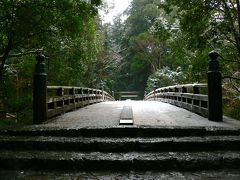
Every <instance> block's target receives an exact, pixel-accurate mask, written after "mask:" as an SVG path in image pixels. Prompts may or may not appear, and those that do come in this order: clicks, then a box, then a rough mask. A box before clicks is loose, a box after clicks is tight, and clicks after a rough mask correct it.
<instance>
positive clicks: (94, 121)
mask: <svg viewBox="0 0 240 180" xmlns="http://www.w3.org/2000/svg"><path fill="white" fill-rule="evenodd" d="M124 106H131V107H132V112H133V122H134V123H133V127H139V126H152V127H158V126H163V127H164V126H165V127H166V126H173V127H174V126H177V127H227V128H234V127H236V128H240V121H236V120H232V119H229V118H226V117H224V121H223V122H212V121H209V120H208V119H206V118H204V117H201V116H199V115H197V114H194V113H191V112H189V111H187V110H185V109H182V108H178V107H176V106H173V105H170V104H167V103H161V102H156V101H115V102H103V103H98V104H93V105H90V106H87V107H84V108H82V109H79V110H77V111H74V112H69V113H66V114H63V115H62V116H59V117H57V118H55V119H54V120H51V121H48V122H46V123H45V124H42V125H40V126H43V127H50V128H51V127H53V128H54V127H56V128H61V129H65V128H66V129H72V128H73V129H75V128H83V127H118V126H119V120H120V116H121V112H122V109H123V107H124Z"/></svg>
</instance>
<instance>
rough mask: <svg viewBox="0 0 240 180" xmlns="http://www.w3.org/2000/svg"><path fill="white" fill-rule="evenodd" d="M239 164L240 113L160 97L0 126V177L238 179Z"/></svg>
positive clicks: (97, 106)
mask: <svg viewBox="0 0 240 180" xmlns="http://www.w3.org/2000/svg"><path fill="white" fill-rule="evenodd" d="M120 120H133V124H132V125H119V123H120ZM239 167H240V122H239V121H237V120H233V119H230V118H227V117H224V120H223V122H213V121H209V120H208V119H206V118H203V117H201V116H199V115H197V114H194V113H191V112H189V111H187V110H184V109H181V108H178V107H176V106H173V105H170V104H167V103H161V102H157V101H130V100H127V101H113V102H102V103H97V104H92V105H89V106H86V107H83V108H81V109H79V110H76V111H72V112H68V113H65V114H62V115H61V116H58V117H55V118H54V119H51V120H49V121H47V122H45V123H43V124H40V125H30V126H24V127H19V128H11V129H7V130H0V179H104V180H105V179H124V180H126V179H180V180H181V179H183V180H186V179H211V180H212V179H240V168H239Z"/></svg>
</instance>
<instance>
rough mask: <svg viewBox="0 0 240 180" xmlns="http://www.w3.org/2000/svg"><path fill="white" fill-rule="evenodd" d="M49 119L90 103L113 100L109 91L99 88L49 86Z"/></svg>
mask: <svg viewBox="0 0 240 180" xmlns="http://www.w3.org/2000/svg"><path fill="white" fill-rule="evenodd" d="M47 94H48V96H47V117H48V119H49V118H51V117H54V116H57V115H60V114H62V113H65V112H68V111H72V110H75V109H77V108H80V107H84V106H87V105H90V104H94V103H99V102H103V101H113V100H114V98H113V97H112V96H111V95H109V94H108V93H107V92H105V91H102V90H99V89H91V88H84V87H69V86H47Z"/></svg>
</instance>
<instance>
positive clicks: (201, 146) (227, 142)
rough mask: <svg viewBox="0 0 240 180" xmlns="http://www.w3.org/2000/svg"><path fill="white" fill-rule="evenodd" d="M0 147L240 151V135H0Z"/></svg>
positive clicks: (118, 150)
mask: <svg viewBox="0 0 240 180" xmlns="http://www.w3.org/2000/svg"><path fill="white" fill-rule="evenodd" d="M0 149H2V150H4V149H5V150H8V149H11V150H58V151H90V152H92V151H99V152H130V151H140V152H147V151H149V152H164V151H215V150H219V151H226V150H231V151H233V150H234V151H236V150H240V136H206V137H164V138H159V137H157V138H147V137H141V138H139V137H138V138H109V137H106V138H98V137H48V136H29V137H26V136H0Z"/></svg>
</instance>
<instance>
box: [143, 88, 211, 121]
mask: <svg viewBox="0 0 240 180" xmlns="http://www.w3.org/2000/svg"><path fill="white" fill-rule="evenodd" d="M144 100H155V101H162V102H166V103H170V104H173V105H175V106H178V107H181V108H184V109H187V110H189V111H192V112H194V113H197V114H200V115H202V116H204V117H208V95H207V84H184V85H176V86H168V87H162V88H158V89H156V90H154V91H152V92H150V93H149V94H147V95H146V96H145V98H144Z"/></svg>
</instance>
